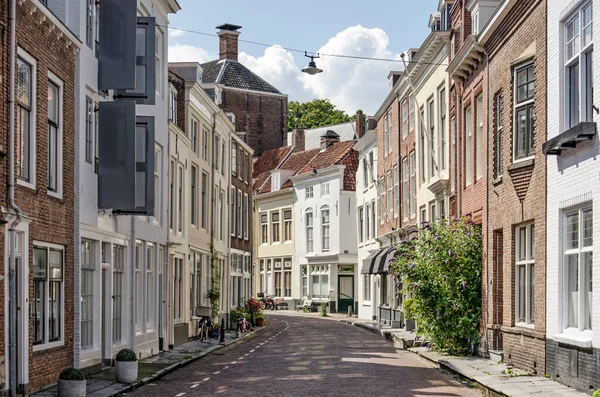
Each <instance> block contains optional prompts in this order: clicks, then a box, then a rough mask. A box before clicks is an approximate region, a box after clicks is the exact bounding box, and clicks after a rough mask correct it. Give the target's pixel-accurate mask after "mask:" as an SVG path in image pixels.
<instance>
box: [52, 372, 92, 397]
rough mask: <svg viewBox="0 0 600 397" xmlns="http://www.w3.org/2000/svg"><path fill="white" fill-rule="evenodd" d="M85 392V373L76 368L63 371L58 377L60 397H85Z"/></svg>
mask: <svg viewBox="0 0 600 397" xmlns="http://www.w3.org/2000/svg"><path fill="white" fill-rule="evenodd" d="M85 392H86V381H85V376H84V375H83V372H81V371H80V370H78V369H75V368H66V369H63V370H62V372H61V373H60V375H59V377H58V397H85Z"/></svg>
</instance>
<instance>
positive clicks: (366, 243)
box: [354, 130, 379, 320]
mask: <svg viewBox="0 0 600 397" xmlns="http://www.w3.org/2000/svg"><path fill="white" fill-rule="evenodd" d="M354 150H356V151H357V152H358V164H359V167H358V172H357V173H356V216H357V230H358V236H357V237H358V239H357V240H358V264H359V267H360V268H361V271H360V274H358V272H357V274H358V291H357V292H358V294H357V297H358V317H359V318H363V319H367V320H374V319H375V318H377V300H378V296H377V293H376V291H377V287H376V285H377V284H376V277H377V276H374V275H372V274H369V270H370V269H369V268H370V262H371V261H370V260H367V262H366V267H365V264H364V263H365V262H364V261H365V259H367V257H369V255H370V254H372V253H373V252H377V251H378V250H379V243H378V241H377V240H376V238H377V219H378V218H377V198H378V194H377V186H376V184H375V181H377V132H376V131H375V130H370V131H368V132H367V133H366V134H365V135H364V136H362V137H361V138H360V139H359V140H358V142H357V143H356V144H355V145H354Z"/></svg>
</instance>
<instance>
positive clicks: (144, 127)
mask: <svg viewBox="0 0 600 397" xmlns="http://www.w3.org/2000/svg"><path fill="white" fill-rule="evenodd" d="M135 124H136V125H135V130H136V133H135V135H136V139H135V145H136V155H135V156H136V158H135V161H136V163H135V164H136V165H135V171H136V194H135V200H136V208H135V210H134V211H132V212H133V213H140V212H141V213H144V214H146V215H148V216H154V215H155V214H154V166H155V164H154V135H155V132H154V117H137V118H136V122H135Z"/></svg>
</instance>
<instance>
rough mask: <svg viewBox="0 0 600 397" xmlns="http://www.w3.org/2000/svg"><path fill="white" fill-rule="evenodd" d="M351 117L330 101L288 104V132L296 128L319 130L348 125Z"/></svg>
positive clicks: (321, 100) (320, 100)
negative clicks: (318, 128)
mask: <svg viewBox="0 0 600 397" xmlns="http://www.w3.org/2000/svg"><path fill="white" fill-rule="evenodd" d="M348 121H350V117H349V116H348V115H347V114H346V113H345V112H344V111H343V110H339V109H336V108H335V105H334V104H332V103H331V102H330V101H329V99H313V100H312V101H310V102H304V103H300V102H290V103H289V104H288V131H291V130H293V129H294V128H305V129H307V128H317V127H323V126H326V125H333V124H339V123H346V122H348Z"/></svg>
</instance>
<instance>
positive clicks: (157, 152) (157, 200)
mask: <svg viewBox="0 0 600 397" xmlns="http://www.w3.org/2000/svg"><path fill="white" fill-rule="evenodd" d="M161 153H162V150H161V148H160V146H156V147H155V148H154V224H155V225H157V226H160V225H161V221H162V219H161V214H162V211H161V209H162V206H161V204H162V202H161V193H162V186H161V185H160V175H161V171H162V167H161V164H162V154H161Z"/></svg>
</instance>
